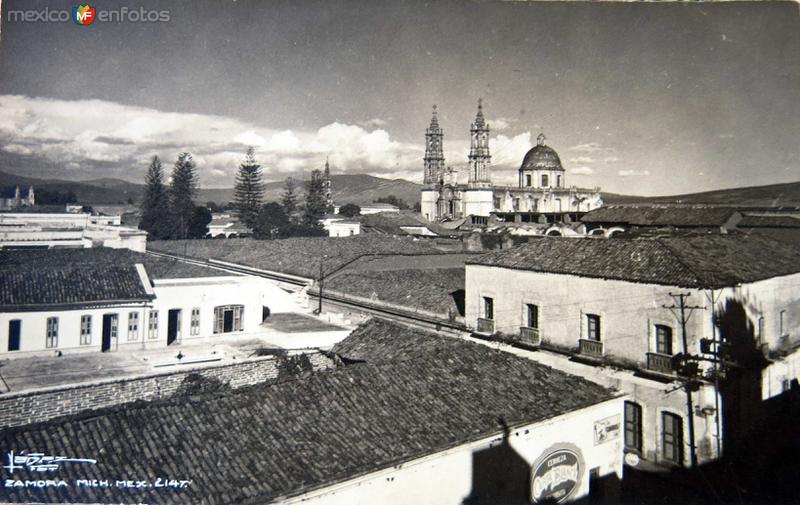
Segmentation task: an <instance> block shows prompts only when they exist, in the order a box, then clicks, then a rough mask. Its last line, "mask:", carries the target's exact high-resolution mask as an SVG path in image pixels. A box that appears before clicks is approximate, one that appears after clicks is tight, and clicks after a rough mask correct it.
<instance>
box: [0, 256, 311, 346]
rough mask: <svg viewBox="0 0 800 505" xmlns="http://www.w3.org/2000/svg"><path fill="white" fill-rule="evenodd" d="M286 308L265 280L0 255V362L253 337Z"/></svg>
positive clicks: (282, 294) (292, 302) (131, 260)
mask: <svg viewBox="0 0 800 505" xmlns="http://www.w3.org/2000/svg"><path fill="white" fill-rule="evenodd" d="M296 302H297V298H296V297H295V296H293V295H291V294H289V293H287V292H286V291H284V290H282V289H280V288H279V287H278V286H277V285H275V284H274V283H272V282H270V281H268V280H266V279H262V278H258V277H252V276H246V275H240V274H236V273H231V272H229V271H225V270H222V269H218V268H211V267H206V266H201V265H197V264H191V263H186V262H183V261H179V260H175V259H172V258H166V257H161V256H155V255H152V254H142V253H136V252H133V251H125V250H116V249H108V248H102V247H98V248H88V249H51V250H27V251H0V356H6V357H12V356H15V357H19V356H30V355H37V354H52V353H53V352H70V353H71V352H100V351H102V352H108V351H112V352H113V351H116V350H125V349H129V350H137V349H151V348H159V347H165V346H168V345H174V344H181V343H191V342H193V341H194V342H204V341H208V340H218V339H220V338H221V337H226V336H237V337H254V336H259V334H261V333H263V332H264V331H265V329H264V328H263V327H262V323H263V322H264V320H265V318H266V317H268V316H269V315H270V314H273V313H282V312H299V311H300V310H301V309H302V307H301V306H300V305H298V304H297V303H296Z"/></svg>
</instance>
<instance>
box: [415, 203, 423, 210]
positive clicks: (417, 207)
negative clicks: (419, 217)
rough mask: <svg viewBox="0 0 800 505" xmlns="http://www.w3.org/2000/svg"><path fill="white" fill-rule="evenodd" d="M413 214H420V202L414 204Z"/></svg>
mask: <svg viewBox="0 0 800 505" xmlns="http://www.w3.org/2000/svg"><path fill="white" fill-rule="evenodd" d="M414 212H422V204H421V203H420V202H414Z"/></svg>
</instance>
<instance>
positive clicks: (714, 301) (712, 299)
mask: <svg viewBox="0 0 800 505" xmlns="http://www.w3.org/2000/svg"><path fill="white" fill-rule="evenodd" d="M706 298H707V299H708V301H709V302H710V303H711V345H712V349H713V350H714V351H715V354H714V357H715V358H716V359H715V360H714V363H713V365H714V423H715V424H716V426H717V458H721V457H722V424H721V423H720V411H719V409H720V405H719V371H720V367H719V356H718V350H719V346H717V343H718V342H717V315H716V313H715V309H716V306H717V300H718V299H719V294H715V293H714V290H713V289H712V290H711V293H710V294H706Z"/></svg>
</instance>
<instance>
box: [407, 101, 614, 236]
mask: <svg viewBox="0 0 800 505" xmlns="http://www.w3.org/2000/svg"><path fill="white" fill-rule="evenodd" d="M489 131H490V130H489V124H488V123H487V122H486V119H485V118H484V115H483V105H482V103H481V101H480V100H479V101H478V113H477V115H476V117H475V121H474V122H473V123H472V125H471V126H470V151H469V156H468V170H469V175H468V180H467V183H466V184H462V183H459V181H458V172H457V171H456V170H454V169H453V168H451V167H446V166H445V159H444V150H443V141H444V130H442V128H441V127H440V126H439V119H438V115H437V110H436V106H434V108H433V117H432V118H431V124H430V126H429V127H428V129H427V130H426V131H425V157H424V158H423V162H424V175H423V188H422V190H421V211H422V215H423V216H424V217H425V218H426V219H427V220H429V221H442V220H450V219H459V218H469V219H470V221H471V222H472V223H473V224H486V223H488V219H489V217H490V216H491V215H494V216H496V217H497V218H498V219H499V220H501V221H511V222H534V223H554V222H570V221H576V220H578V219H580V217H581V216H582V215H583V214H585V213H586V212H588V211H590V210H592V209H596V208H598V207H600V206H601V205H602V200H601V198H600V189H599V188H594V189H581V188H577V187H575V186H567V182H566V171H565V170H564V167H563V166H562V164H561V159H560V158H559V156H558V153H556V151H555V150H553V149H552V148H551V147H549V146H547V145H546V144H545V140H546V139H545V136H544V134H540V135H539V137H538V138H537V141H536V143H537V145H536V146H534V147H533V148H532V149H531V150H530V151H528V153H527V154H526V155H525V158H524V159H523V161H522V165H521V166H520V168H519V177H518V182H517V186H499V185H495V184H493V183H492V177H491V160H492V157H491V154H490V152H489Z"/></svg>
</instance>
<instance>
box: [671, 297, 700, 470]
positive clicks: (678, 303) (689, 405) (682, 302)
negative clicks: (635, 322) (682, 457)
mask: <svg viewBox="0 0 800 505" xmlns="http://www.w3.org/2000/svg"><path fill="white" fill-rule="evenodd" d="M669 295H670V296H671V297H672V298H673V299H674V300H675V303H673V304H672V305H664V308H665V309H669V310H671V311H672V313H673V314H675V317H676V318H678V322H679V323H680V325H681V338H682V340H683V354H684V356H688V355H689V343H688V340H687V338H686V322H687V321H688V320H689V318H690V317H692V313H693V312H694V310H695V309H704V308H705V307H700V306H697V305H692V306H687V305H686V299H687V298H688V297H689V296H691V293H672V292H670V294H669ZM687 309H688V311H689V313H688V314H687V313H686V311H687ZM694 379H696V377H694ZM691 382H693V381H692V380H689V381H687V382H686V384H684V389H685V391H686V413H687V415H688V421H689V422H688V424H689V451H690V454H689V456H690V458H691V462H692V468H695V467H697V449H696V447H695V438H694V402H693V401H692V389H691V387H692V386H691V384H690V383H691Z"/></svg>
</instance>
